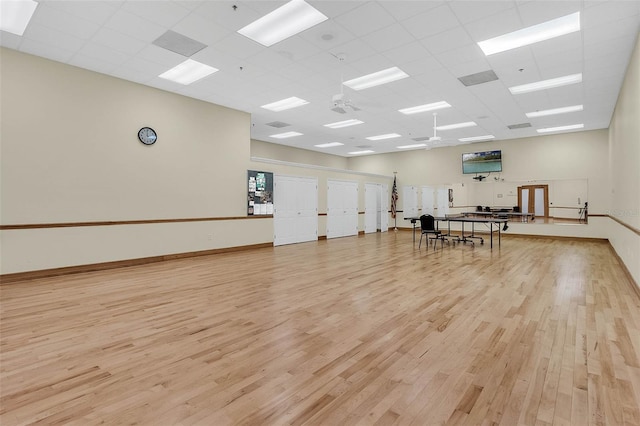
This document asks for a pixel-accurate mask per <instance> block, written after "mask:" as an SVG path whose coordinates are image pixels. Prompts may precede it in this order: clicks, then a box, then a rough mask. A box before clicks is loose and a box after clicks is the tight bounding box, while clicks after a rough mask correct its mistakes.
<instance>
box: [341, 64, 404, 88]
mask: <svg viewBox="0 0 640 426" xmlns="http://www.w3.org/2000/svg"><path fill="white" fill-rule="evenodd" d="M407 77H409V74H407V73H405V72H404V71H402V70H401V69H400V68H398V67H393V68H387V69H386V70H382V71H378V72H374V73H373V74H367V75H364V76H362V77H358V78H354V79H352V80H349V81H345V82H344V83H342V84H344V85H345V86H347V87H350V88H352V89H353V90H362V89H368V88H369V87H374V86H380V85H381V84H387V83H391V82H392V81H396V80H402V79H403V78H407Z"/></svg>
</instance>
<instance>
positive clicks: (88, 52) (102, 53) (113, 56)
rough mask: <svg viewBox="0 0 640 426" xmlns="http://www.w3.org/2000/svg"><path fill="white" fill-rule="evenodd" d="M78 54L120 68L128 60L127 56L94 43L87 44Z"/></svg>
mask: <svg viewBox="0 0 640 426" xmlns="http://www.w3.org/2000/svg"><path fill="white" fill-rule="evenodd" d="M78 53H79V54H81V55H84V56H87V57H89V58H94V59H99V60H101V61H104V62H107V63H109V64H111V65H115V66H120V65H122V64H123V63H124V62H126V61H127V59H129V56H128V55H127V54H125V53H123V52H119V51H117V50H114V49H112V48H110V47H106V46H103V45H101V44H97V43H94V42H91V41H90V42H88V43H87V44H85V46H84V47H83V48H82V49H80V50H79V51H78Z"/></svg>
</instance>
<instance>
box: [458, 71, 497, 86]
mask: <svg viewBox="0 0 640 426" xmlns="http://www.w3.org/2000/svg"><path fill="white" fill-rule="evenodd" d="M497 79H498V76H497V75H496V73H495V72H493V70H487V71H482V72H477V73H475V74H469V75H465V76H463V77H458V80H460V82H461V83H462V84H464V85H465V86H467V87H468V86H475V85H476V84H482V83H488V82H490V81H495V80H497Z"/></svg>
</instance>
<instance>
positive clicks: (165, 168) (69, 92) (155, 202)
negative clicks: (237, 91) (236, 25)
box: [0, 49, 272, 274]
mask: <svg viewBox="0 0 640 426" xmlns="http://www.w3.org/2000/svg"><path fill="white" fill-rule="evenodd" d="M0 54H1V56H2V61H1V65H0V66H1V74H0V75H1V78H2V93H1V96H2V114H1V116H0V119H1V121H0V132H1V133H0V136H1V141H2V145H1V151H0V152H1V159H0V161H1V164H0V165H1V172H0V173H1V175H0V178H1V196H2V204H1V207H0V221H1V224H2V225H22V224H51V223H74V222H111V221H136V220H137V221H140V220H154V219H170V220H173V219H187V218H202V217H213V218H225V217H238V216H245V215H246V210H245V209H246V188H245V181H246V170H247V169H248V168H249V167H248V165H249V138H250V132H249V129H250V116H249V115H248V114H246V113H243V112H240V111H235V110H232V109H229V108H224V107H220V106H216V105H212V104H209V103H206V102H201V101H197V100H194V99H190V98H186V97H183V96H178V95H175V94H171V93H168V92H164V91H161V90H157V89H153V88H150V87H146V86H142V85H139V84H134V83H131V82H127V81H123V80H119V79H116V78H113V77H108V76H104V75H101V74H97V73H93V72H89V71H86V70H82V69H80V68H75V67H71V66H68V65H64V64H61V63H57V62H53V61H49V60H46V59H42V58H38V57H35V56H30V55H26V54H22V53H19V52H17V51H14V50H8V49H2V50H1V51H0ZM143 126H151V127H153V128H154V129H155V130H156V131H157V132H158V141H157V143H156V144H155V145H153V146H145V145H143V144H142V143H140V142H139V141H138V140H137V132H138V130H139V129H140V128H141V127H143ZM260 222H261V220H256V219H253V220H249V219H247V220H232V221H209V222H184V223H163V224H129V225H118V226H102V227H100V226H81V227H65V228H45V229H22V230H3V231H1V233H0V238H1V249H2V262H1V265H0V269H1V272H2V273H3V274H7V273H14V272H22V271H29V270H39V269H48V268H53V267H63V266H73V265H80V264H87V263H100V262H107V261H112V260H121V259H131V258H143V257H149V256H155V255H160V254H172V253H183V252H190V251H199V250H207V249H215V248H222V247H230V246H238V245H247V244H258V243H264V242H269V241H272V232H271V231H268V230H267V232H265V229H266V227H264V226H261V224H260ZM249 230H251V231H249Z"/></svg>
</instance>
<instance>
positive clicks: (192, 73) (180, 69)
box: [158, 59, 218, 85]
mask: <svg viewBox="0 0 640 426" xmlns="http://www.w3.org/2000/svg"><path fill="white" fill-rule="evenodd" d="M216 71H218V69H217V68H214V67H210V66H209V65H205V64H201V63H200V62H197V61H194V60H193V59H187V60H186V61H184V62H183V63H181V64H178V65H176V66H175V67H173V68H171V69H170V70H169V71H166V72H163V73H162V74H160V75H159V76H158V77H160V78H164V79H166V80H171V81H175V82H176V83H180V84H184V85H187V84H191V83H193V82H194V81H198V80H200V79H201V78H204V77H206V76H208V75H209V74H213V73H214V72H216Z"/></svg>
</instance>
